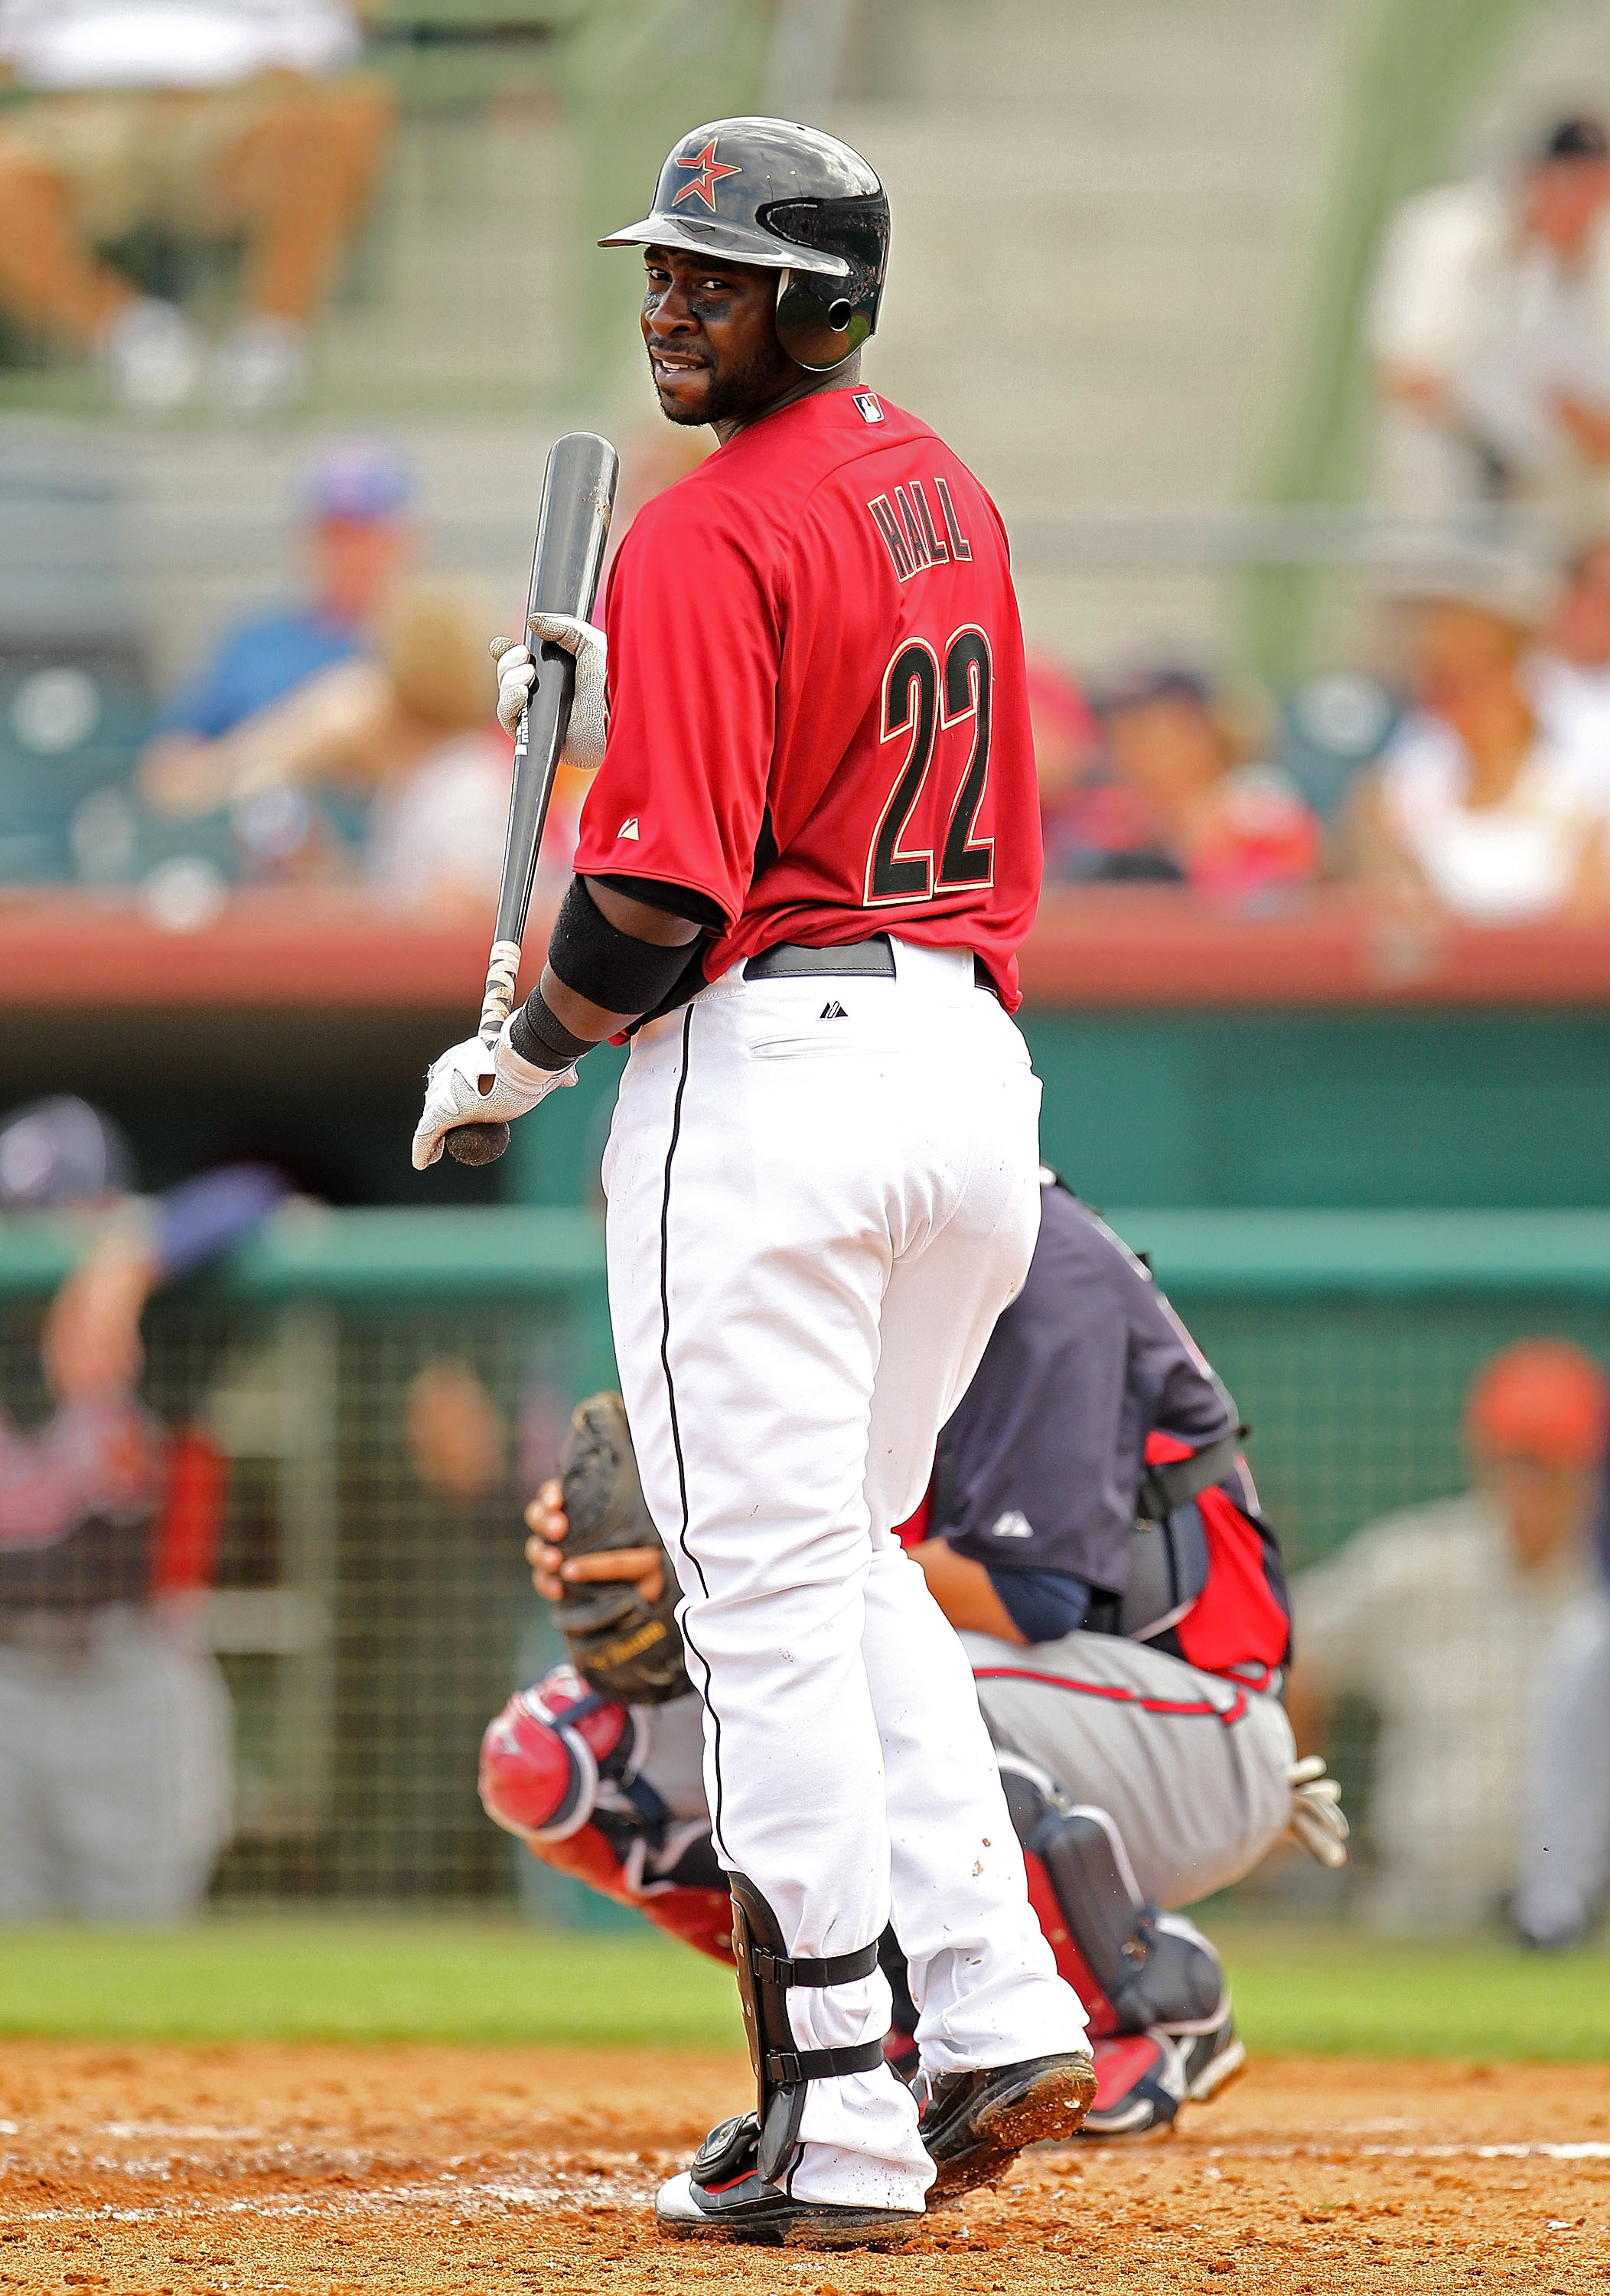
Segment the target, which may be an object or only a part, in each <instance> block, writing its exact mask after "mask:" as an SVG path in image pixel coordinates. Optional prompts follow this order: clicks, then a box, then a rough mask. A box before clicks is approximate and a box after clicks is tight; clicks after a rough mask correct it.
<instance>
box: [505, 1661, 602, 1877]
mask: <svg viewBox="0 0 1610 2296" xmlns="http://www.w3.org/2000/svg"><path fill="white" fill-rule="evenodd" d="M639 1732H640V1725H639V1724H638V1722H637V1719H636V1718H635V1717H634V1716H633V1713H632V1712H631V1710H629V1709H628V1708H627V1707H625V1706H616V1705H611V1704H610V1703H609V1702H607V1701H605V1700H602V1699H600V1698H597V1697H595V1696H594V1695H593V1693H592V1692H591V1691H590V1690H589V1689H588V1687H587V1685H586V1684H585V1683H584V1681H583V1680H582V1677H581V1676H580V1675H579V1674H578V1673H577V1672H576V1669H575V1668H574V1667H573V1666H556V1667H554V1668H553V1669H552V1672H550V1673H548V1674H545V1675H543V1678H542V1680H541V1681H540V1682H534V1683H533V1684H532V1685H531V1686H530V1688H529V1689H528V1690H522V1691H519V1692H518V1693H517V1694H516V1695H515V1696H514V1697H512V1698H511V1700H510V1701H509V1703H508V1704H507V1706H505V1707H504V1709H503V1712H502V1713H501V1714H499V1715H497V1716H495V1717H494V1719H493V1720H492V1721H491V1722H489V1723H488V1724H487V1726H486V1734H485V1736H484V1737H483V1738H482V1740H481V1767H480V1779H479V1785H480V1796H481V1807H482V1808H483V1809H484V1810H485V1811H486V1815H487V1816H488V1817H489V1818H491V1820H492V1821H493V1823H494V1825H501V1826H502V1827H503V1830H504V1832H505V1833H514V1834H518V1835H519V1837H520V1838H521V1840H522V1841H524V1840H527V1839H530V1840H533V1841H567V1840H568V1838H569V1836H570V1835H571V1834H573V1833H579V1832H580V1831H581V1829H582V1827H583V1826H584V1825H586V1823H587V1821H588V1820H589V1818H590V1817H591V1816H592V1815H593V1806H594V1804H595V1803H596V1801H597V1800H598V1782H599V1777H600V1775H601V1774H602V1775H610V1774H611V1773H613V1772H614V1771H616V1770H617V1769H628V1768H631V1767H634V1766H635V1764H634V1756H635V1753H636V1742H637V1738H638V1735H639Z"/></svg>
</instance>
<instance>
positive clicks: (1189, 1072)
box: [503, 1010, 1610, 1209]
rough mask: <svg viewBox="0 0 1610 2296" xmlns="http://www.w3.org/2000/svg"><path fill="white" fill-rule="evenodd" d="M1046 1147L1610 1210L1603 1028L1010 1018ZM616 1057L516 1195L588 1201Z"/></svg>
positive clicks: (1348, 1185) (1233, 1185) (1119, 1176)
mask: <svg viewBox="0 0 1610 2296" xmlns="http://www.w3.org/2000/svg"><path fill="white" fill-rule="evenodd" d="M1023 1019H1024V1026H1025V1030H1026V1034H1027V1037H1028V1040H1029V1046H1030V1048H1031V1050H1032V1052H1033V1054H1034V1066H1035V1068H1036V1069H1037V1070H1038V1071H1039V1073H1040V1075H1041V1076H1042V1078H1044V1081H1045V1111H1044V1117H1043V1119H1042V1139H1043V1141H1044V1145H1045V1153H1046V1155H1047V1156H1048V1158H1049V1159H1050V1161H1051V1162H1052V1163H1054V1164H1055V1165H1056V1166H1057V1168H1058V1170H1059V1171H1060V1172H1061V1173H1062V1174H1063V1175H1064V1177H1066V1178H1067V1179H1068V1180H1069V1181H1071V1182H1072V1183H1073V1184H1074V1185H1075V1186H1076V1187H1077V1188H1078V1189H1079V1190H1080V1192H1081V1193H1083V1195H1086V1196H1088V1197H1089V1198H1090V1199H1091V1201H1092V1202H1095V1203H1107V1204H1134V1203H1146V1204H1155V1205H1159V1206H1161V1205H1169V1204H1180V1205H1220V1206H1225V1205H1261V1204H1262V1205H1271V1206H1275V1207H1310V1206H1323V1205H1335V1206H1336V1207H1339V1208H1343V1209H1351V1208H1360V1209H1367V1208H1369V1207H1371V1206H1383V1207H1394V1206H1395V1207H1408V1208H1411V1209H1412V1208H1419V1207H1426V1206H1432V1205H1449V1206H1467V1207H1475V1208H1487V1207H1500V1208H1501V1207H1505V1206H1517V1207H1524V1206H1529V1205H1537V1206H1556V1205H1557V1206H1572V1205H1597V1204H1605V1203H1610V1145H1607V1140H1610V1122H1607V1121H1606V1119H1607V1118H1610V1025H1606V1020H1605V1018H1604V1017H1603V1016H1601V1015H1600V1014H1598V1013H1581V1012H1580V1011H1577V1012H1559V1011H1554V1012H1512V1011H1506V1012H1503V1013H1492V1012H1468V1011H1458V1012H1413V1013H1387V1014H1381V1013H1357V1012H1332V1013H1271V1012H1263V1013H1246V1012H1236V1013H1229V1012H1225V1013H1084V1012H1078V1013H1072V1012H1052V1011H1047V1010H1034V1011H1031V1012H1027V1013H1025V1014H1024V1016H1023ZM624 1059H625V1055H624V1054H622V1053H619V1052H616V1051H611V1050H604V1051H601V1052H598V1053H594V1054H592V1055H591V1056H590V1057H589V1058H588V1059H587V1060H585V1061H584V1062H583V1063H582V1067H581V1071H580V1075H581V1081H580V1083H579V1084H578V1085H577V1087H576V1090H575V1091H574V1092H566V1093H559V1094H556V1095H554V1097H553V1098H552V1100H550V1101H548V1102H547V1103H545V1104H544V1106H543V1111H542V1113H541V1116H540V1117H539V1118H538V1119H537V1120H536V1121H535V1123H532V1124H527V1125H517V1126H516V1127H515V1129H514V1134H513V1140H512V1144H511V1151H510V1154H509V1157H508V1159H507V1161H506V1165H505V1167H504V1168H503V1172H504V1177H503V1187H504V1190H505V1193H506V1195H507V1197H508V1199H509V1200H510V1201H514V1202H521V1203H536V1204H566V1203H576V1202H578V1201H584V1198H585V1195H586V1193H587V1190H588V1188H589V1186H590V1185H591V1184H592V1181H593V1176H595V1175H596V1172H597V1167H598V1159H599V1157H600V1155H601V1153H602V1150H603V1144H604V1140H605V1137H606V1136H607V1133H608V1128H609V1108H610V1106H611V1104H612V1103H613V1100H614V1095H615V1086H616V1080H617V1077H618V1075H619V1073H620V1069H621V1066H622V1064H623V1062H624Z"/></svg>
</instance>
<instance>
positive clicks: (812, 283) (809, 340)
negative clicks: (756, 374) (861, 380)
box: [777, 271, 877, 374]
mask: <svg viewBox="0 0 1610 2296" xmlns="http://www.w3.org/2000/svg"><path fill="white" fill-rule="evenodd" d="M835 284H836V282H834V281H831V280H826V279H822V278H821V277H820V276H819V275H816V274H815V273H813V272H809V271H783V272H780V273H779V275H778V280H777V340H778V341H779V342H780V344H781V345H782V347H783V348H784V350H785V351H787V353H788V355H789V357H790V358H791V359H792V360H793V361H794V363H795V365H797V366H802V367H804V368H805V372H806V373H807V374H830V373H832V371H833V369H834V368H835V367H836V366H842V365H844V363H845V361H846V359H847V358H849V357H852V356H853V354H854V352H856V351H858V350H859V349H860V348H861V346H862V343H864V342H865V341H866V340H867V338H868V337H869V336H870V333H871V332H872V323H873V320H874V318H875V316H876V313H877V296H876V291H874V293H873V294H872V296H871V297H870V299H869V298H862V299H861V300H859V301H857V300H855V299H853V298H852V297H850V296H848V295H835V294H834V293H833V292H832V289H833V287H834V285H835Z"/></svg>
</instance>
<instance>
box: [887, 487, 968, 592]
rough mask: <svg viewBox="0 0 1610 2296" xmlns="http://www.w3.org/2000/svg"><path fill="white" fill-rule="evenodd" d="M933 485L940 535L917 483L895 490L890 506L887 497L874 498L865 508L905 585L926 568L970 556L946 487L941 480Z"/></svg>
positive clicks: (946, 564)
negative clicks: (941, 532)
mask: <svg viewBox="0 0 1610 2296" xmlns="http://www.w3.org/2000/svg"><path fill="white" fill-rule="evenodd" d="M933 484H934V492H935V493H936V495H937V496H938V497H939V515H940V519H941V521H942V522H943V524H944V534H943V535H941V534H940V533H939V531H938V530H937V529H936V526H935V524H934V518H933V513H932V512H931V511H930V510H929V508H928V496H927V495H926V493H925V492H924V491H923V485H922V480H920V479H911V480H907V481H904V482H903V483H902V484H901V485H900V486H897V487H896V488H895V489H894V495H895V499H894V501H893V502H892V503H891V502H890V500H889V497H888V496H887V495H874V496H872V499H871V501H870V503H868V504H867V509H868V510H869V511H870V513H871V517H872V522H873V524H874V525H875V526H876V527H877V529H878V531H879V534H880V535H881V536H882V537H883V540H884V546H885V547H886V549H887V551H888V553H889V556H890V557H891V558H892V559H893V560H894V562H895V573H896V574H897V575H898V576H899V577H900V579H901V580H902V581H903V582H909V581H910V580H911V577H912V575H913V574H920V573H921V572H922V571H923V570H924V569H925V568H926V567H929V566H948V565H949V564H950V562H951V561H952V559H955V560H956V561H957V562H958V563H960V562H962V561H963V560H965V559H968V558H970V557H971V556H972V554H973V545H972V544H971V543H970V542H969V541H968V538H967V537H966V536H965V535H964V534H963V533H962V531H961V528H960V523H959V521H958V520H957V517H956V505H955V504H954V503H953V502H952V500H951V490H950V488H949V487H947V486H946V484H945V482H944V480H943V479H936V480H934V482H933Z"/></svg>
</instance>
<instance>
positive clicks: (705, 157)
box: [671, 135, 743, 215]
mask: <svg viewBox="0 0 1610 2296" xmlns="http://www.w3.org/2000/svg"><path fill="white" fill-rule="evenodd" d="M676 164H677V166H678V167H679V168H698V170H699V173H698V175H696V176H694V178H693V180H692V182H691V184H683V185H682V189H681V191H680V192H678V193H677V194H676V197H675V198H674V200H673V201H672V202H671V204H672V206H673V207H674V208H679V207H681V205H682V201H684V200H691V198H692V196H693V194H694V193H695V192H697V193H698V194H699V198H700V199H701V200H702V201H704V203H705V205H706V206H707V208H708V209H709V210H710V212H711V214H712V215H714V214H715V186H716V184H719V183H720V181H721V179H722V177H723V176H741V175H742V173H743V169H742V168H726V167H723V165H722V163H721V161H720V160H718V159H717V158H716V156H715V136H714V135H712V136H711V138H710V140H709V142H708V143H707V144H706V145H705V148H704V150H703V151H702V152H700V153H699V157H698V159H697V160H678V161H677V163H676Z"/></svg>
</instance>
